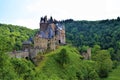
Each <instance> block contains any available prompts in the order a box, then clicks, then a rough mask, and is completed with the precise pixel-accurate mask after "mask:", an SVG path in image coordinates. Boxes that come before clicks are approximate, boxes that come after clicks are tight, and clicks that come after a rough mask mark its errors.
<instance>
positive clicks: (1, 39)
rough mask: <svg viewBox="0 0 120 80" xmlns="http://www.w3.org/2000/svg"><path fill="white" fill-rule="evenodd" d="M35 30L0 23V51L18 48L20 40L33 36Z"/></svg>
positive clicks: (20, 44)
mask: <svg viewBox="0 0 120 80" xmlns="http://www.w3.org/2000/svg"><path fill="white" fill-rule="evenodd" d="M35 32H36V30H31V29H28V28H25V27H20V26H15V25H7V24H0V51H11V50H14V49H16V50H20V49H21V47H22V42H23V41H25V40H28V39H29V38H30V37H33V36H34V33H35Z"/></svg>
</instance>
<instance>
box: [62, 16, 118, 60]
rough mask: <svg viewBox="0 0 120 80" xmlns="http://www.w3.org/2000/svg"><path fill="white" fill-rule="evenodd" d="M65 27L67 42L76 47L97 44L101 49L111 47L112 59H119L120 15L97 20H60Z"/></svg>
mask: <svg viewBox="0 0 120 80" xmlns="http://www.w3.org/2000/svg"><path fill="white" fill-rule="evenodd" d="M62 22H63V23H64V24H65V28H66V35H67V36H66V38H67V42H68V43H72V44H73V45H74V46H76V47H78V49H79V51H82V50H81V47H83V46H89V47H93V46H94V45H99V46H100V47H101V49H112V52H111V56H112V60H120V55H119V52H120V38H119V37H120V17H118V18H117V19H110V20H108V19H107V20H99V21H74V20H72V19H69V20H65V21H62Z"/></svg>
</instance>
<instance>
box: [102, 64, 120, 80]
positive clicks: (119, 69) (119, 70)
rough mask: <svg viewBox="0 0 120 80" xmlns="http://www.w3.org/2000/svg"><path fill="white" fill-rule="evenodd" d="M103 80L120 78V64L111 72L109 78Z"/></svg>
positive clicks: (118, 79)
mask: <svg viewBox="0 0 120 80" xmlns="http://www.w3.org/2000/svg"><path fill="white" fill-rule="evenodd" d="M103 80H120V66H118V67H117V68H116V69H114V70H113V71H112V72H110V74H109V76H108V78H106V79H103Z"/></svg>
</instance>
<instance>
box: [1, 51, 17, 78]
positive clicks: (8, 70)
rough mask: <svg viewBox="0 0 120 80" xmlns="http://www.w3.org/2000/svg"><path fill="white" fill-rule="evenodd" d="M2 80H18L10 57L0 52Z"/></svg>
mask: <svg viewBox="0 0 120 80" xmlns="http://www.w3.org/2000/svg"><path fill="white" fill-rule="evenodd" d="M0 80H18V78H17V75H16V73H15V71H14V68H13V66H12V64H11V63H10V59H9V57H8V56H7V55H6V54H5V53H4V52H1V51H0Z"/></svg>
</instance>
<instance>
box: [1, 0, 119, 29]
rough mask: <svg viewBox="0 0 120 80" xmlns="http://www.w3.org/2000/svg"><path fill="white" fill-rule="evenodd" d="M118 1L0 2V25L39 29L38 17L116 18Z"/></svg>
mask: <svg viewBox="0 0 120 80" xmlns="http://www.w3.org/2000/svg"><path fill="white" fill-rule="evenodd" d="M119 4H120V0H0V23H6V24H13V25H21V26H26V27H28V28H31V29H36V28H39V21H40V17H42V16H45V15H47V16H48V18H49V17H50V16H53V18H55V19H57V20H64V19H69V18H72V19H74V20H102V19H112V18H117V17H118V16H120V5H119Z"/></svg>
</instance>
